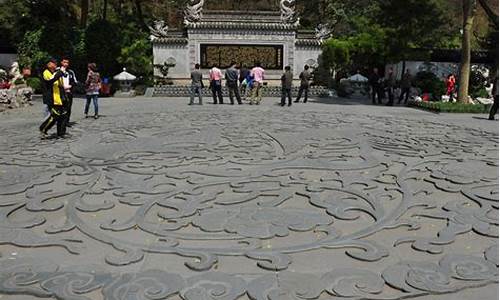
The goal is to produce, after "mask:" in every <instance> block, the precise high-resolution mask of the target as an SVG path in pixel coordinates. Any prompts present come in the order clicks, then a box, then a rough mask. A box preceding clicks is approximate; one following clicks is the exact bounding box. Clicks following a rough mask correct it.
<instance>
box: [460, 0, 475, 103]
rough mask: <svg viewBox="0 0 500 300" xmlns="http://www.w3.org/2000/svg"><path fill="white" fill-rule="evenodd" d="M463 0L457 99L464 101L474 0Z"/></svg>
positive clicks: (468, 69) (468, 68)
mask: <svg viewBox="0 0 500 300" xmlns="http://www.w3.org/2000/svg"><path fill="white" fill-rule="evenodd" d="M462 1H463V6H462V8H463V14H464V15H463V18H464V20H463V35H462V61H461V62H460V82H459V84H458V88H459V90H458V101H459V102H462V103H466V102H467V101H468V97H469V78H470V60H471V40H472V27H473V26H474V17H475V16H476V7H477V5H476V4H477V3H476V0H462Z"/></svg>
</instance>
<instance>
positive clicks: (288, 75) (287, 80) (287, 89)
mask: <svg viewBox="0 0 500 300" xmlns="http://www.w3.org/2000/svg"><path fill="white" fill-rule="evenodd" d="M292 83H293V73H292V69H291V68H290V66H286V67H285V73H283V75H281V106H285V101H286V98H287V97H288V106H292Z"/></svg>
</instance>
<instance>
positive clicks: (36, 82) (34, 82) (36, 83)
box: [26, 77, 43, 94]
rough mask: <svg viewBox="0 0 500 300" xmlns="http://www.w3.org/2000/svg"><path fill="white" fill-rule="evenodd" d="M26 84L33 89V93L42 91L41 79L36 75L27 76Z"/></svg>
mask: <svg viewBox="0 0 500 300" xmlns="http://www.w3.org/2000/svg"><path fill="white" fill-rule="evenodd" d="M26 84H27V85H28V86H29V87H30V88H32V89H33V92H34V93H35V94H41V93H42V88H43V86H42V80H41V79H40V78H38V77H29V78H28V79H26Z"/></svg>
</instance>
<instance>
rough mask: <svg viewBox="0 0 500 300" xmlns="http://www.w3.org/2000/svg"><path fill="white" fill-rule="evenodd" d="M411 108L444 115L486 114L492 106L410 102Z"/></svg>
mask: <svg viewBox="0 0 500 300" xmlns="http://www.w3.org/2000/svg"><path fill="white" fill-rule="evenodd" d="M408 106H410V107H417V108H421V109H423V110H428V111H433V112H438V113H440V112H442V113H471V114H485V113H488V112H489V110H490V107H491V105H484V104H465V103H452V102H422V101H410V102H409V103H408Z"/></svg>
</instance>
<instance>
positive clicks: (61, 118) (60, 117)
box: [40, 105, 67, 136]
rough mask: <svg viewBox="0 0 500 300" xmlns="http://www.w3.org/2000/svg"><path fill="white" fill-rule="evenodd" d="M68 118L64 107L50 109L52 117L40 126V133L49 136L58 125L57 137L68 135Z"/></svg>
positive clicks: (56, 106)
mask: <svg viewBox="0 0 500 300" xmlns="http://www.w3.org/2000/svg"><path fill="white" fill-rule="evenodd" d="M66 118H67V112H66V109H65V108H64V106H62V105H54V106H53V107H51V109H50V116H49V117H48V118H47V119H45V121H43V123H42V125H40V131H41V132H43V133H45V134H47V132H48V131H49V130H50V129H51V128H52V127H53V126H54V125H55V124H57V136H63V135H65V134H66Z"/></svg>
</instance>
